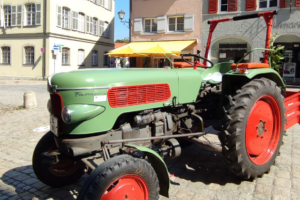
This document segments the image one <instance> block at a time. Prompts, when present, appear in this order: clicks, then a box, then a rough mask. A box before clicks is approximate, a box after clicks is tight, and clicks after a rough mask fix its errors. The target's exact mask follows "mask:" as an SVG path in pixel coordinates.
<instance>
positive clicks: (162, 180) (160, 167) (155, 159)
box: [125, 144, 170, 198]
mask: <svg viewBox="0 0 300 200" xmlns="http://www.w3.org/2000/svg"><path fill="white" fill-rule="evenodd" d="M125 146H126V147H131V148H135V149H137V150H139V151H142V152H144V153H145V154H146V155H147V157H148V159H149V162H150V163H151V165H152V167H153V169H154V170H155V172H156V174H157V177H158V180H159V187H160V191H159V194H160V195H162V196H165V197H168V198H169V190H170V175H169V171H168V168H167V166H166V164H165V162H164V160H163V159H162V158H161V157H160V156H159V155H158V153H156V152H155V151H153V150H152V149H149V148H147V147H142V146H137V145H133V144H125Z"/></svg>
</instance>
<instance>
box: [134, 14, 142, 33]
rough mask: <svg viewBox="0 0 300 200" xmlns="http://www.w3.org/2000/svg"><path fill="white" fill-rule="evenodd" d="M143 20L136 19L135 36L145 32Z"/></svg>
mask: <svg viewBox="0 0 300 200" xmlns="http://www.w3.org/2000/svg"><path fill="white" fill-rule="evenodd" d="M142 21H143V18H136V19H134V24H133V32H134V33H135V34H140V33H142V32H143V23H142Z"/></svg>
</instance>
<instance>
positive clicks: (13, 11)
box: [11, 5, 17, 26]
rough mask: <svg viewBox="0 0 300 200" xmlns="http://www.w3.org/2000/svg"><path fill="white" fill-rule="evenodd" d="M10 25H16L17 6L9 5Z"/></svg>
mask: <svg viewBox="0 0 300 200" xmlns="http://www.w3.org/2000/svg"><path fill="white" fill-rule="evenodd" d="M11 26H17V6H16V5H12V6H11Z"/></svg>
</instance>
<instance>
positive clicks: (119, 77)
mask: <svg viewBox="0 0 300 200" xmlns="http://www.w3.org/2000/svg"><path fill="white" fill-rule="evenodd" d="M177 80H178V77H177V74H176V72H174V70H170V69H157V68H152V69H151V68H150V69H145V68H144V69H143V68H141V69H138V68H136V69H132V68H131V69H128V68H127V69H115V68H114V69H97V70H90V69H86V70H76V71H70V72H63V73H58V74H55V75H53V76H52V78H50V79H49V85H50V86H52V87H53V86H55V87H56V90H57V91H60V90H76V89H78V90H80V89H82V88H85V89H88V88H91V89H94V88H97V87H115V86H128V85H141V84H154V83H168V82H169V81H171V82H173V81H177ZM52 92H54V91H52Z"/></svg>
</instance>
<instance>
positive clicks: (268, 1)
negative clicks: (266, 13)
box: [257, 0, 280, 10]
mask: <svg viewBox="0 0 300 200" xmlns="http://www.w3.org/2000/svg"><path fill="white" fill-rule="evenodd" d="M266 1H267V7H266V8H261V7H260V0H257V10H271V9H274V8H280V0H277V6H276V7H270V1H271V0H266Z"/></svg>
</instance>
